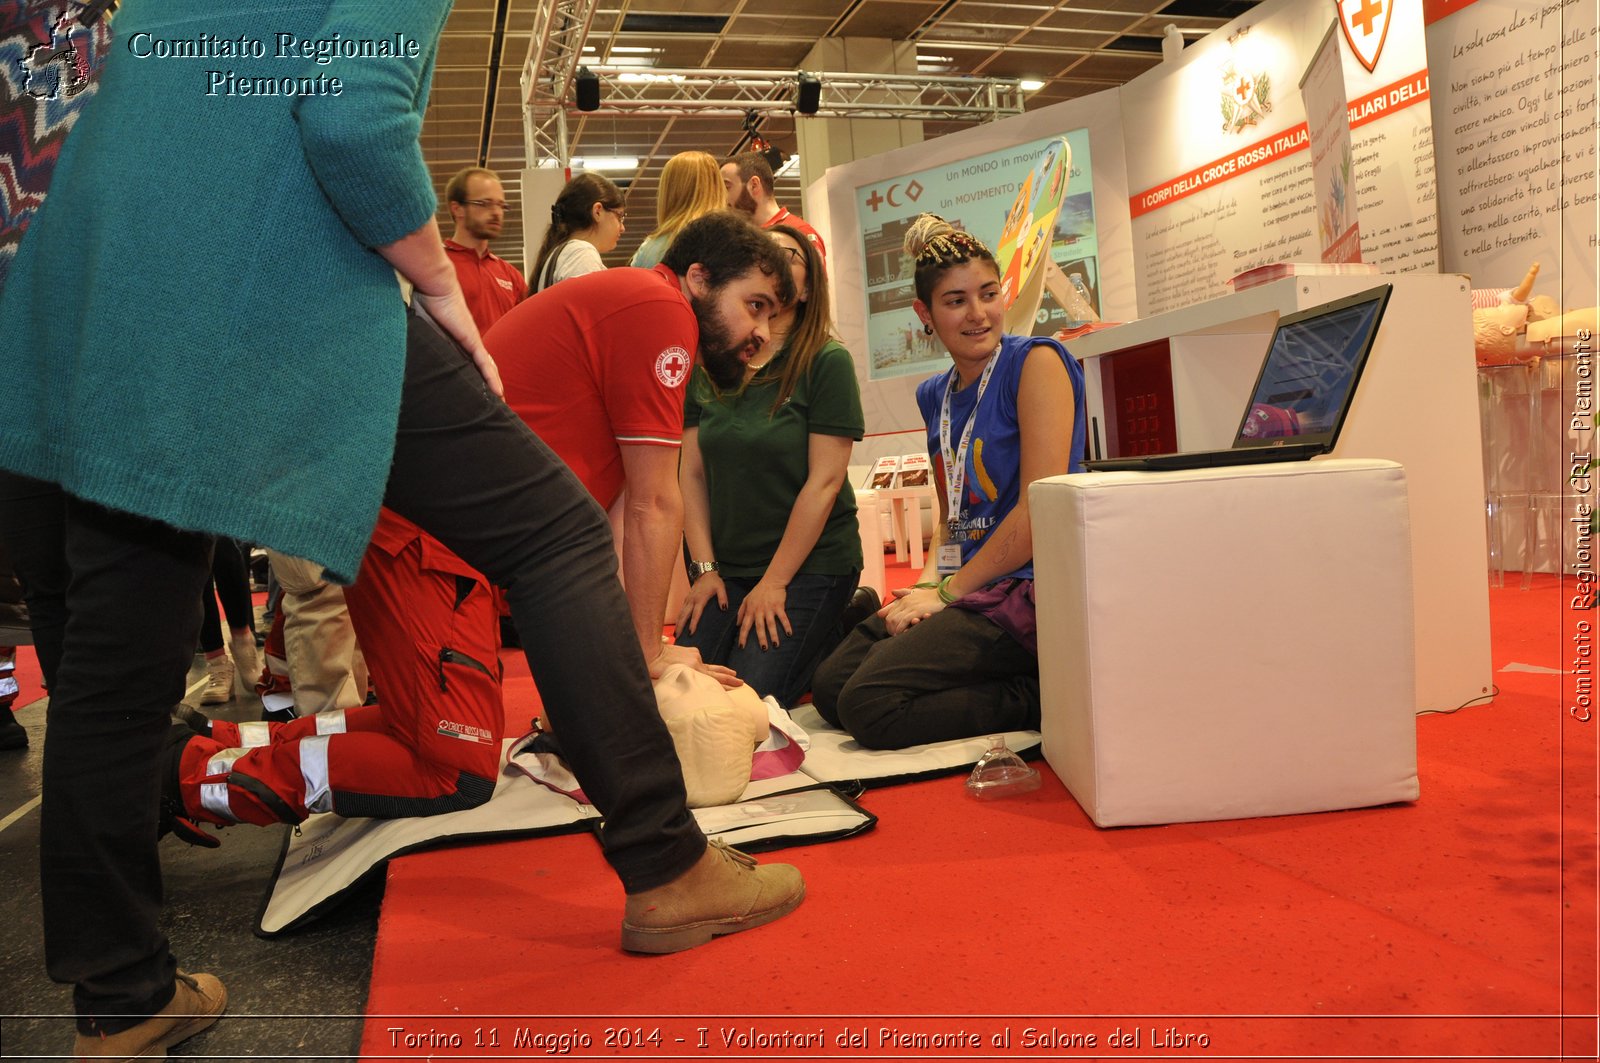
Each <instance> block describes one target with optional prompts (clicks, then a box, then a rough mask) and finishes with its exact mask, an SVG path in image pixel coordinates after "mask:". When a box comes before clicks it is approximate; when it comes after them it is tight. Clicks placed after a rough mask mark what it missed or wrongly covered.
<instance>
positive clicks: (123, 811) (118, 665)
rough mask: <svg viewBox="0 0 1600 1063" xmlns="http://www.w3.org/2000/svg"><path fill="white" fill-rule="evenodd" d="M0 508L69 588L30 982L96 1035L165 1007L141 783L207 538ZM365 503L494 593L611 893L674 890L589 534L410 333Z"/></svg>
mask: <svg viewBox="0 0 1600 1063" xmlns="http://www.w3.org/2000/svg"><path fill="white" fill-rule="evenodd" d="M0 492H3V493H0V498H6V497H9V496H11V495H17V496H24V495H25V496H27V497H28V498H30V499H34V496H35V495H38V494H40V493H41V492H43V493H44V494H45V495H46V497H44V498H39V499H34V501H35V505H34V506H30V507H26V508H27V509H28V510H31V509H34V508H37V509H38V510H39V511H41V512H44V513H48V512H49V511H50V509H51V505H52V503H51V502H50V497H49V496H53V498H54V503H53V506H54V509H55V511H56V512H59V513H61V514H62V517H63V520H64V526H65V534H64V540H63V538H61V537H58V538H57V539H56V540H55V542H56V545H57V549H58V550H59V544H60V543H61V542H62V541H64V542H65V544H66V564H67V566H69V568H70V571H71V574H72V579H71V582H70V584H69V585H68V587H69V590H68V593H67V595H66V611H67V615H68V619H67V621H66V625H65V639H64V645H63V653H62V656H61V664H60V669H59V675H58V676H57V678H56V680H55V681H54V682H53V683H52V689H51V697H50V707H49V718H48V724H47V729H46V739H45V753H44V802H43V811H42V820H41V827H40V850H41V853H40V877H41V880H42V885H43V895H44V915H45V928H44V929H45V955H46V964H47V966H48V968H49V971H50V975H51V977H52V978H54V979H56V980H57V981H62V982H71V983H73V984H74V985H75V987H76V988H75V992H74V1004H75V1005H76V1008H77V1011H78V1016H79V1019H78V1026H79V1029H80V1030H81V1031H82V1032H85V1033H94V1032H97V1031H105V1032H107V1033H115V1032H117V1031H118V1030H121V1029H125V1028H127V1027H128V1026H131V1025H134V1024H136V1023H137V1022H139V1021H140V1020H141V1019H142V1018H143V1017H145V1016H149V1015H152V1014H154V1013H155V1012H157V1011H159V1010H160V1009H161V1008H162V1007H164V1006H166V1004H167V1003H168V1001H170V1000H171V998H172V993H173V975H174V970H175V964H174V961H173V959H172V956H171V954H170V953H169V951H168V949H167V941H166V938H165V936H164V935H163V934H162V933H161V931H160V929H159V926H158V917H159V914H160V909H161V865H160V859H159V856H158V853H157V847H156V830H157V804H158V797H159V793H160V778H159V772H160V768H159V765H160V761H161V756H160V754H161V749H162V745H163V742H164V737H165V735H166V733H167V730H168V725H169V713H170V711H171V708H172V706H173V705H174V704H176V703H177V702H178V700H179V699H180V698H181V697H182V696H183V683H184V678H185V675H186V674H187V671H188V667H189V662H190V660H191V656H192V654H193V652H194V646H195V638H196V636H197V633H198V629H199V625H200V592H201V588H202V587H203V586H204V585H205V581H206V578H207V577H208V576H209V574H210V568H211V538H210V537H209V536H206V535H201V534H197V533H193V532H181V531H177V530H174V529H172V528H169V527H167V526H165V525H162V524H158V523H156V522H153V521H149V520H145V519H143V518H141V517H136V516H132V515H130V514H126V513H117V512H113V511H111V510H107V509H104V508H102V507H100V506H95V505H92V504H90V503H87V502H83V501H81V500H78V499H75V498H72V497H70V496H63V495H62V494H61V493H60V492H59V490H57V489H55V488H53V487H51V486H49V485H39V484H38V483H37V482H36V481H29V480H25V479H22V478H18V477H9V476H8V477H6V478H5V483H4V484H3V485H0ZM385 501H386V502H387V504H388V505H389V506H390V507H391V508H393V509H394V510H396V511H397V512H399V513H401V514H402V515H404V516H406V517H409V518H410V519H412V520H414V521H416V522H417V523H418V524H419V525H421V526H422V527H423V528H425V529H427V530H428V531H429V532H431V533H432V534H433V535H434V536H435V537H436V538H438V539H439V540H440V541H442V542H443V543H444V544H445V545H446V546H448V547H450V548H451V549H452V550H454V551H455V552H456V553H457V554H459V555H460V556H461V557H462V558H463V559H465V560H466V561H467V562H468V563H469V564H471V565H472V566H473V567H475V568H477V569H478V570H479V571H480V572H482V573H484V574H485V575H486V576H488V577H489V579H490V580H491V581H493V582H495V583H497V584H499V585H500V586H502V587H504V588H505V589H506V591H507V593H508V597H509V599H510V602H511V609H512V614H513V616H514V617H515V618H516V621H517V626H518V628H519V629H520V630H521V631H522V632H523V635H524V639H525V643H526V646H527V654H528V659H529V664H530V665H531V667H532V671H533V674H534V677H535V679H536V681H537V682H538V684H539V690H540V692H541V694H542V695H543V698H544V704H545V709H546V712H547V714H548V717H549V719H550V723H551V725H552V728H553V729H554V730H555V732H556V733H557V734H558V735H559V736H560V738H561V744H562V748H563V750H564V751H565V753H566V755H567V758H568V760H569V762H570V763H571V766H572V768H573V771H574V773H575V774H576V775H577V777H578V780H579V782H580V784H581V785H582V786H583V789H584V791H585V793H587V794H588V796H589V798H590V800H592V801H593V802H594V804H595V806H596V807H597V808H598V809H599V810H600V811H601V813H602V814H603V815H604V816H605V828H604V831H603V834H602V844H603V845H604V848H605V856H606V859H607V860H608V861H609V862H610V864H611V865H612V867H613V868H614V869H615V870H616V872H617V875H618V877H619V878H620V879H621V880H622V884H623V887H624V889H625V890H627V891H628V892H630V893H634V892H640V891H643V890H646V889H650V888H652V887H655V886H659V885H663V884H665V883H667V882H670V881H672V880H673V879H675V878H677V877H678V876H679V875H681V874H683V872H685V871H687V870H688V869H689V867H690V866H692V865H693V863H694V862H695V861H696V860H697V859H699V857H700V855H701V854H702V853H703V852H704V850H705V838H704V836H703V835H702V834H701V833H700V830H699V827H698V826H697V825H696V824H695V822H694V820H693V818H692V817H691V816H690V814H689V811H688V809H687V807H686V806H685V804H684V789H683V775H682V772H681V770H680V768H679V766H678V760H677V755H676V754H675V753H674V751H673V747H672V740H671V737H670V736H669V735H668V733H667V729H666V725H665V724H663V723H662V722H661V717H660V714H659V712H658V711H657V709H656V702H655V696H654V694H653V692H652V691H651V687H650V680H649V676H648V673H647V671H646V668H645V662H644V659H643V657H642V656H641V654H640V652H639V645H638V641H637V639H636V638H635V637H634V633H633V623H632V620H631V618H630V615H629V612H628V604H627V600H626V598H624V596H623V593H622V587H621V584H620V583H619V582H618V580H617V564H616V553H615V550H614V548H613V546H612V543H611V536H610V532H609V530H608V528H607V525H606V522H605V516H604V514H603V513H601V511H600V509H599V507H598V506H597V505H596V504H595V503H594V501H593V500H592V499H590V497H589V495H588V494H587V492H585V491H584V490H583V488H582V486H581V485H580V484H579V483H578V481H577V479H576V478H575V477H574V476H573V475H572V474H571V472H570V471H569V470H568V469H567V468H566V466H564V465H562V464H561V462H560V461H559V459H557V458H556V457H555V455H554V454H553V453H552V452H551V451H550V449H549V448H548V447H546V446H545V445H544V444H543V443H541V442H540V441H539V440H538V439H537V438H535V437H534V435H533V433H532V432H530V431H529V430H528V428H527V426H526V425H524V424H523V423H522V421H521V420H520V419H518V418H517V416H516V415H515V414H514V413H512V412H511V410H510V409H509V408H508V407H507V406H506V405H505V404H504V403H501V402H499V401H498V400H496V399H494V398H492V397H490V396H489V395H488V394H487V393H486V391H485V389H484V387H483V382H482V380H481V378H479V376H478V374H477V372H476V370H475V369H473V368H472V366H471V365H470V364H469V363H468V362H467V361H466V360H465V359H464V358H463V357H462V355H461V354H460V353H459V351H458V350H457V349H456V347H455V346H454V345H453V344H452V343H450V342H449V341H448V340H446V339H445V338H444V337H443V336H442V335H441V334H440V333H439V332H438V330H437V329H435V328H434V327H433V326H432V325H429V324H427V323H425V322H422V321H420V320H419V319H417V318H412V319H411V321H410V324H409V333H408V340H407V357H406V377H405V390H404V393H403V395H402V399H401V409H400V425H399V430H398V433H397V436H396V444H395V456H394V464H393V466H392V468H391V471H390V478H389V485H388V490H387V495H386V498H385ZM7 509H8V515H7V519H6V520H5V522H4V523H5V528H4V531H5V533H6V534H7V540H8V544H9V545H11V548H12V550H13V552H14V554H15V556H16V557H17V558H18V559H19V560H20V558H22V557H23V556H26V555H27V554H28V553H29V551H30V550H33V551H35V552H44V551H45V549H46V548H47V547H48V545H49V544H48V543H44V542H42V541H38V540H41V539H42V537H43V536H47V535H48V534H50V532H49V531H48V521H39V520H33V521H31V522H30V523H29V524H28V525H27V527H26V528H24V527H21V525H22V524H23V522H22V521H21V520H17V521H13V520H12V519H11V514H10V510H11V507H10V505H9V503H8V505H7ZM28 528H32V529H33V530H32V531H29V530H28ZM56 534H57V535H58V536H59V534H60V533H59V530H58V532H57V533H56ZM30 536H31V537H32V538H33V539H34V540H36V541H33V542H31V543H29V542H21V543H19V542H18V541H17V540H18V538H19V537H20V538H22V539H28V538H29V537H30ZM130 609H133V610H136V616H132V617H130V615H129V612H128V611H129V610H130Z"/></svg>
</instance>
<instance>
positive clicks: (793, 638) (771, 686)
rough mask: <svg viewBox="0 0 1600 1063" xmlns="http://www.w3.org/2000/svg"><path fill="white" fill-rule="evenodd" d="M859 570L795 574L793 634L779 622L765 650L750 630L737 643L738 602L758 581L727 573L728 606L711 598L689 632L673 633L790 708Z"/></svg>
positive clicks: (790, 605) (830, 641) (789, 600)
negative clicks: (774, 638) (775, 638)
mask: <svg viewBox="0 0 1600 1063" xmlns="http://www.w3.org/2000/svg"><path fill="white" fill-rule="evenodd" d="M860 575H861V574H860V573H859V572H852V573H850V574H849V575H847V576H820V575H816V576H813V575H799V576H796V577H794V579H792V580H790V582H789V587H788V592H787V595H786V597H785V600H784V603H783V611H784V614H785V615H786V616H788V618H789V626H790V627H792V628H793V629H794V634H793V635H785V634H784V633H783V629H782V628H781V627H780V628H779V629H778V644H777V645H776V646H772V647H770V648H769V649H765V650H764V649H762V648H761V643H760V642H758V641H757V640H756V634H755V631H754V630H752V631H751V632H750V635H749V637H748V638H747V639H745V644H744V646H743V647H741V646H740V645H739V603H740V602H742V601H744V599H745V596H746V595H748V594H749V593H750V592H751V591H752V590H754V589H755V585H756V584H757V583H758V582H760V581H759V580H757V579H755V578H754V577H742V576H725V577H723V580H722V584H723V586H724V587H726V588H727V590H728V608H727V611H726V612H724V611H723V610H722V609H720V608H718V606H717V603H716V601H714V600H713V601H712V602H710V603H709V604H708V605H707V606H706V608H705V611H704V612H702V613H701V614H700V623H699V625H698V626H696V627H695V629H694V631H693V632H689V631H687V630H680V631H679V632H678V633H677V638H678V644H679V645H680V646H693V647H694V648H695V649H697V650H699V651H700V659H701V660H703V661H706V662H708V663H710V664H724V665H727V666H728V667H729V668H732V669H733V670H734V671H735V672H738V673H739V678H740V679H743V680H744V681H745V682H746V683H748V684H749V685H750V688H751V689H752V690H754V691H755V692H756V693H757V694H759V695H761V696H762V697H764V698H765V697H772V698H776V699H777V702H778V704H779V705H782V706H783V707H784V708H786V709H787V708H791V707H792V706H794V704H795V703H796V702H798V701H799V700H800V698H801V696H802V695H804V694H805V693H806V691H808V690H810V689H811V675H812V673H813V672H815V671H816V670H817V664H818V662H820V661H821V660H822V658H823V657H825V656H827V654H828V652H829V651H830V650H832V649H833V647H834V645H835V642H834V640H835V639H837V638H838V636H837V635H836V634H834V629H835V628H836V627H837V626H838V623H839V614H840V613H841V612H843V611H844V607H845V604H846V603H847V602H849V601H850V596H851V595H852V594H854V593H855V590H856V583H857V582H858V581H859V577H860Z"/></svg>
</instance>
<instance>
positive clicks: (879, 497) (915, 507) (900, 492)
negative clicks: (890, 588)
mask: <svg viewBox="0 0 1600 1063" xmlns="http://www.w3.org/2000/svg"><path fill="white" fill-rule="evenodd" d="M872 496H873V502H874V505H875V506H876V507H877V512H879V513H887V514H888V515H889V522H890V527H891V528H892V529H893V531H892V532H891V534H892V535H893V537H894V561H895V564H897V565H903V564H905V563H906V560H907V558H910V561H911V567H912V569H913V570H920V569H921V568H922V563H923V558H922V507H923V505H924V504H926V505H927V506H928V508H929V510H931V511H932V514H933V519H934V521H935V522H937V520H938V519H939V500H938V499H936V498H935V497H934V495H933V488H932V487H880V488H877V489H876V490H874V491H873V492H872Z"/></svg>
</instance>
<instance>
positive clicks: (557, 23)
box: [522, 0, 1023, 166]
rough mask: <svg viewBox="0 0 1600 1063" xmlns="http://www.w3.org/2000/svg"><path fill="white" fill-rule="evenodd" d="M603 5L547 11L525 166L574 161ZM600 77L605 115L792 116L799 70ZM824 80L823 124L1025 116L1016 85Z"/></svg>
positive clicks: (555, 4)
mask: <svg viewBox="0 0 1600 1063" xmlns="http://www.w3.org/2000/svg"><path fill="white" fill-rule="evenodd" d="M595 3H596V0H552V2H551V3H550V4H548V5H547V6H543V7H541V9H540V16H539V20H538V21H537V22H536V23H535V25H534V32H533V36H532V38H531V39H530V41H529V43H528V61H527V64H526V65H525V66H524V67H523V71H522V101H523V102H522V115H523V139H524V141H525V144H526V148H527V161H528V165H530V166H534V165H538V163H539V161H540V160H542V159H546V158H551V159H554V160H556V161H557V162H558V163H559V164H561V165H565V164H566V163H567V162H568V161H569V159H570V151H569V147H568V139H567V116H568V114H569V112H571V111H574V110H575V108H574V107H573V105H572V104H570V103H569V102H568V101H569V100H570V99H571V97H572V91H571V90H572V82H573V78H574V77H575V76H576V73H577V68H578V58H579V56H580V55H581V54H582V51H583V41H584V38H585V37H586V36H587V35H588V32H589V24H590V21H591V20H592V19H593V17H594V8H595ZM589 69H590V70H591V71H592V72H593V73H594V74H595V75H596V76H598V77H599V78H600V83H601V92H600V98H601V103H600V110H599V111H597V112H595V113H597V114H601V115H635V116H649V117H656V116H660V117H674V116H686V115H743V116H745V117H746V119H747V120H750V119H755V120H759V118H760V117H762V116H764V115H766V114H770V113H772V112H775V111H783V112H791V113H795V112H796V111H797V108H796V106H795V94H796V92H797V91H798V88H799V80H800V74H801V72H800V71H795V72H792V73H786V74H774V73H772V72H770V71H762V70H665V69H657V68H638V67H616V66H600V65H596V66H591V67H589ZM805 73H806V74H807V76H809V77H815V78H817V79H818V80H820V81H821V83H822V86H821V93H820V99H819V100H818V104H817V111H816V114H817V116H818V117H825V118H916V119H925V120H941V119H942V120H958V121H959V120H961V119H968V120H975V121H980V122H984V121H993V120H995V119H997V118H1004V117H1007V116H1009V115H1014V114H1021V113H1022V111H1023V94H1022V88H1021V85H1020V84H1019V83H1018V82H1017V81H1015V80H1012V79H1009V78H977V77H942V78H941V77H924V76H922V75H920V74H858V73H830V72H827V71H816V72H811V71H806V72H805Z"/></svg>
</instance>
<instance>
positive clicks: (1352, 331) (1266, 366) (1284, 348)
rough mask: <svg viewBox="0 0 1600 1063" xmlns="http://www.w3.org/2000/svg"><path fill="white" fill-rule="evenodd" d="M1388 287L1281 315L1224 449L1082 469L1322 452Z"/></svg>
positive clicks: (1207, 463) (1213, 463) (1098, 462)
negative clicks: (1235, 425)
mask: <svg viewBox="0 0 1600 1063" xmlns="http://www.w3.org/2000/svg"><path fill="white" fill-rule="evenodd" d="M1392 290H1393V286H1392V285H1388V284H1383V285H1380V286H1378V287H1376V288H1371V289H1369V290H1367V291H1364V292H1358V293H1356V294H1355V295H1348V296H1345V297H1344V298H1343V299H1335V300H1333V301H1332V302H1330V303H1323V304H1322V305H1320V306H1313V307H1310V308H1308V309H1305V310H1301V311H1298V312H1296V313H1293V314H1290V315H1288V316H1287V317H1282V318H1279V319H1278V327H1277V329H1276V330H1275V331H1274V332H1273V333H1272V343H1271V344H1270V345H1269V346H1268V348H1267V355H1266V357H1265V358H1264V359H1262V362H1261V372H1260V374H1258V375H1257V377H1256V380H1255V383H1254V384H1253V385H1252V386H1251V388H1250V398H1249V401H1248V402H1247V403H1245V408H1244V416H1243V417H1242V418H1241V419H1240V421H1239V430H1238V431H1237V432H1236V433H1235V434H1234V437H1233V446H1232V447H1230V448H1228V449H1227V450H1190V451H1184V452H1182V453H1178V454H1142V455H1138V456H1136V457H1121V458H1098V459H1095V460H1092V461H1086V462H1084V463H1083V467H1084V468H1085V469H1090V470H1093V471H1095V472H1113V471H1121V470H1128V469H1150V470H1160V469H1209V468H1214V467H1217V466H1223V465H1255V464H1261V463H1264V462H1277V461H1305V460H1307V459H1309V458H1313V457H1315V456H1317V455H1318V454H1326V453H1328V452H1329V451H1331V450H1332V449H1333V445H1334V443H1336V442H1338V439H1339V430H1340V429H1341V428H1343V427H1344V419H1345V416H1346V415H1347V414H1348V413H1349V412H1350V404H1351V401H1352V400H1353V399H1354V398H1355V393H1356V382H1357V381H1359V380H1360V379H1361V370H1362V369H1363V368H1364V367H1365V366H1366V364H1367V355H1368V354H1370V353H1371V351H1372V343H1373V340H1374V339H1376V337H1377V335H1378V323H1379V322H1381V321H1382V320H1383V311H1384V308H1385V307H1387V306H1388V305H1389V293H1390V292H1391V291H1392Z"/></svg>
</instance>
